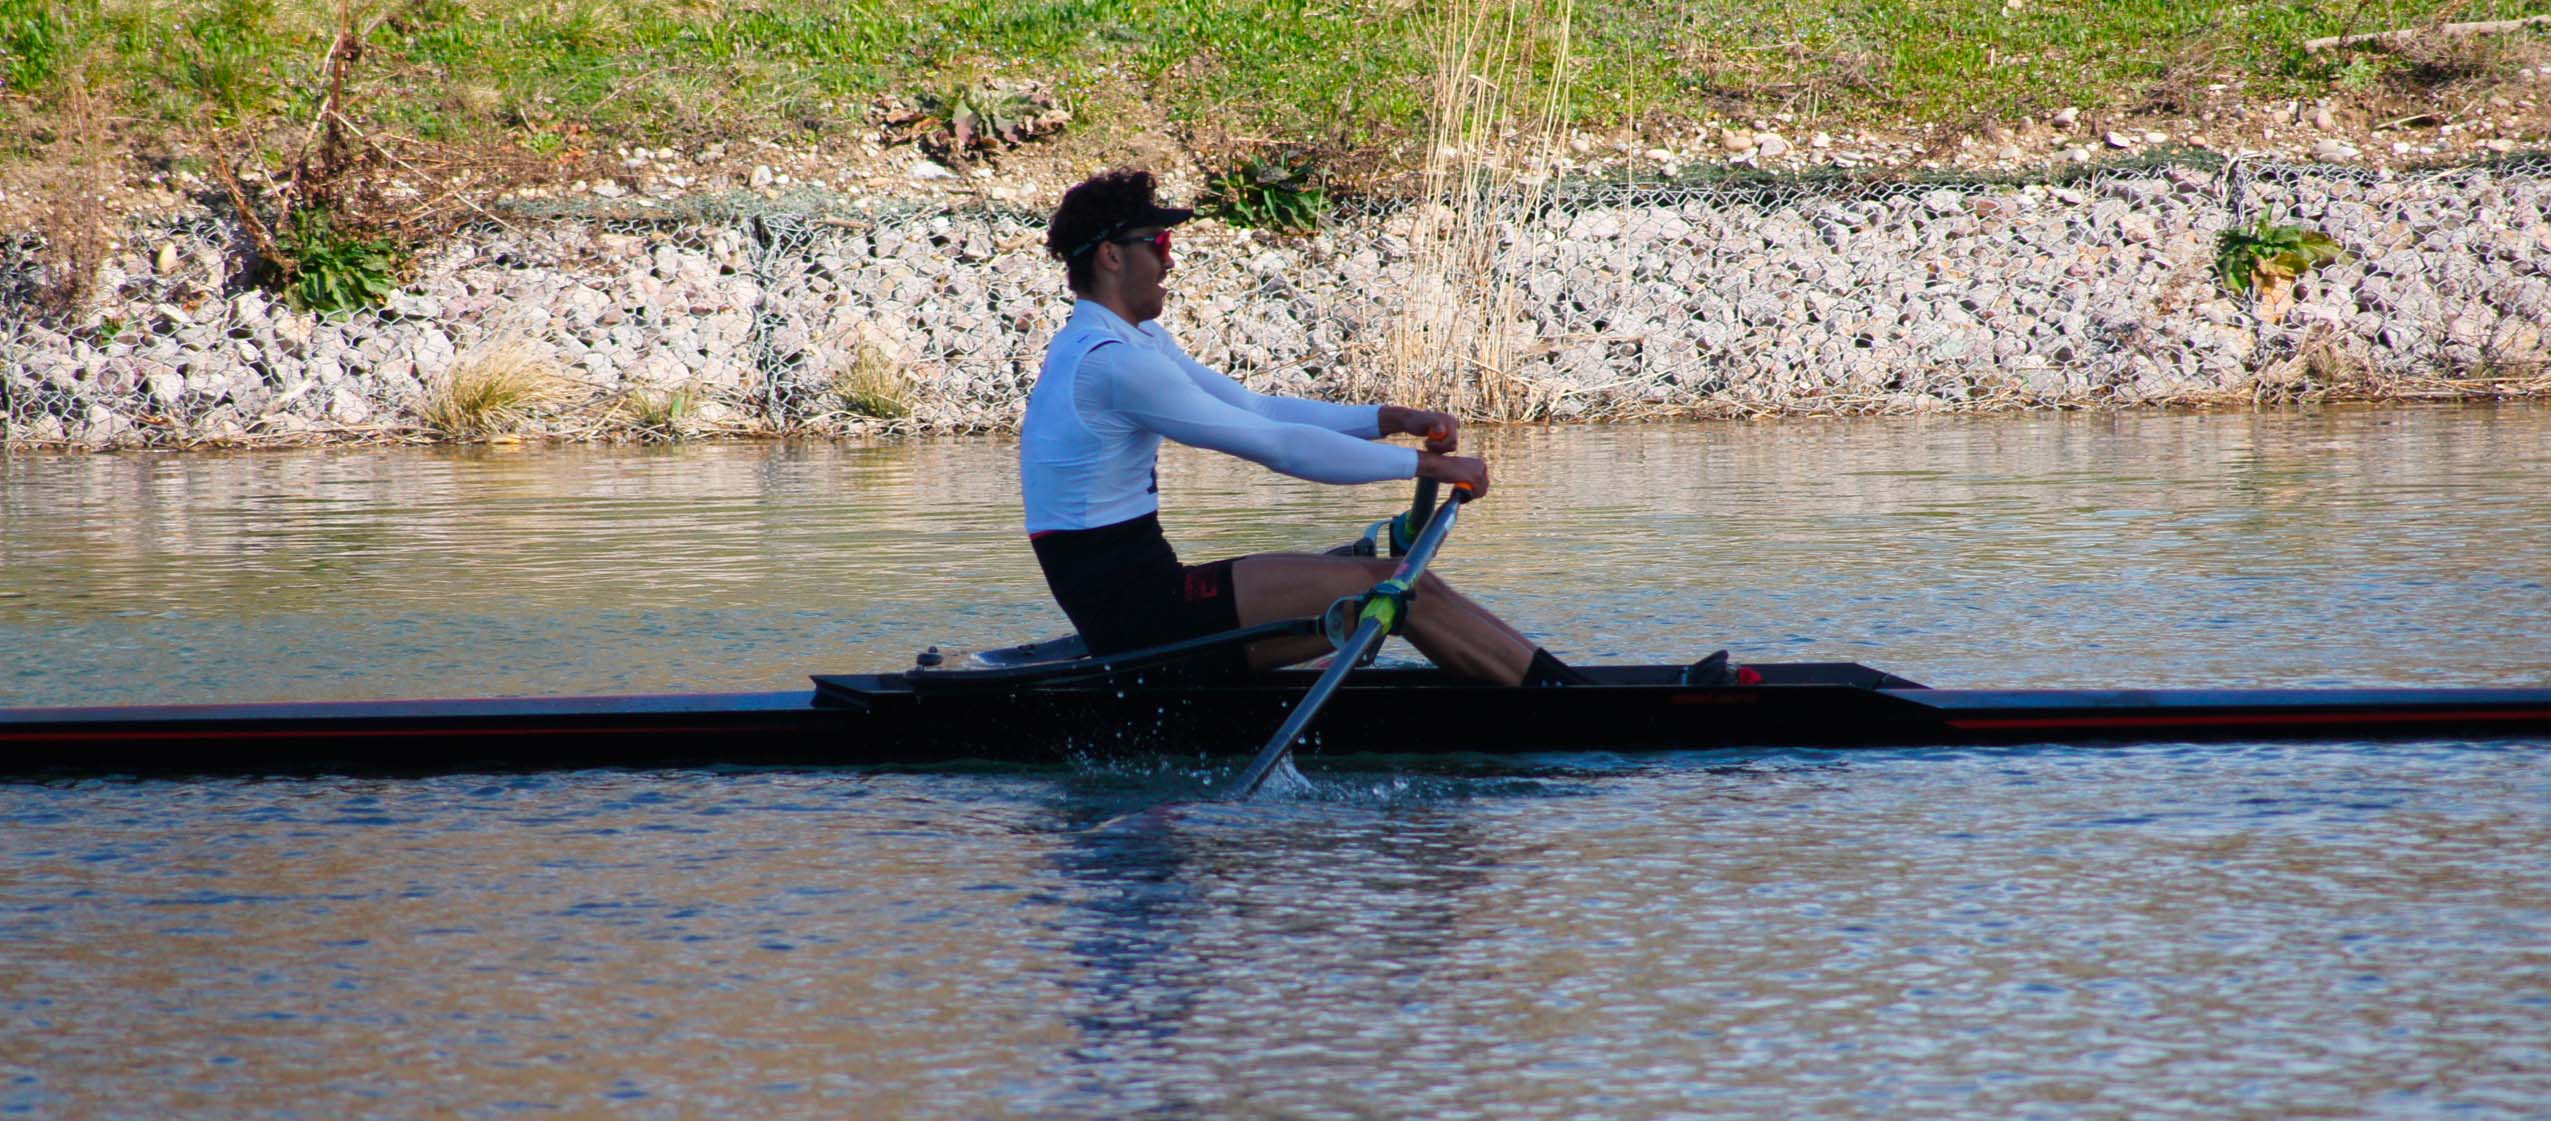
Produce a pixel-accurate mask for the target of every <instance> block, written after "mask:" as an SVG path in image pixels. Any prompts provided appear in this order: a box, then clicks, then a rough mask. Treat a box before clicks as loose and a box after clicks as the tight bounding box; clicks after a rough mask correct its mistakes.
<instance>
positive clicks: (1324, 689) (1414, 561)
mask: <svg viewBox="0 0 2551 1121" xmlns="http://www.w3.org/2000/svg"><path fill="white" fill-rule="evenodd" d="M1432 481H1433V480H1428V482H1432ZM1419 485H1420V486H1421V487H1423V486H1424V485H1425V484H1424V483H1421V484H1419ZM1473 493H1474V492H1473V490H1472V488H1471V487H1470V486H1469V485H1467V484H1464V483H1455V484H1453V496H1452V497H1451V498H1448V499H1445V500H1444V504H1443V506H1442V507H1440V508H1439V509H1437V510H1436V511H1435V512H1434V515H1433V516H1432V517H1430V518H1428V519H1427V520H1426V528H1425V529H1424V530H1423V531H1421V532H1420V533H1419V534H1418V535H1417V543H1416V544H1414V545H1411V546H1409V550H1408V556H1407V557H1406V558H1404V559H1402V560H1401V561H1400V565H1399V567H1398V568H1397V569H1395V570H1393V571H1392V572H1391V576H1390V579H1387V580H1384V581H1382V582H1381V583H1379V584H1375V585H1373V590H1372V591H1369V592H1366V593H1364V598H1363V602H1362V604H1361V606H1360V607H1359V608H1358V610H1357V612H1356V617H1357V622H1356V626H1355V633H1354V635H1353V636H1351V637H1349V638H1348V639H1347V640H1346V643H1345V644H1344V645H1342V646H1340V647H1338V652H1337V657H1336V658H1335V659H1334V660H1332V661H1331V662H1330V663H1329V668H1328V672H1326V673H1323V674H1321V675H1320V680H1319V681H1317V682H1315V683H1313V684H1312V686H1311V691H1310V692H1308V693H1304V694H1303V695H1302V703H1301V704H1299V705H1297V706H1295V707H1294V709H1293V713H1292V715H1290V716H1287V717H1285V720H1284V726H1283V727H1281V728H1278V729H1276V734H1275V738H1274V739H1271V740H1268V741H1267V746H1265V747H1263V748H1260V749H1258V754H1257V756H1256V757H1255V758H1252V759H1250V760H1249V766H1248V767H1247V768H1246V769H1244V770H1242V771H1241V772H1240V777H1239V778H1238V779H1236V780H1234V781H1233V782H1232V784H1231V789H1230V791H1229V792H1228V793H1227V794H1225V795H1224V797H1225V798H1226V799H1227V800H1230V801H1235V802H1236V801H1239V800H1241V799H1244V798H1247V797H1249V796H1250V795H1253V794H1256V793H1257V792H1258V788H1259V787H1260V786H1264V785H1266V781H1267V776H1268V775H1270V774H1272V773H1274V772H1275V769H1276V764H1278V763H1282V762H1283V761H1284V757H1285V756H1286V755H1289V754H1292V752H1293V741H1295V740H1298V739H1301V738H1302V730H1303V729H1305V728H1308V727H1310V726H1311V720H1312V718H1313V717H1315V716H1318V715H1319V714H1320V708H1321V706H1323V705H1326V704H1327V703H1328V702H1329V697H1330V695H1331V694H1334V693H1336V692H1337V691H1338V686H1339V685H1341V684H1343V683H1344V682H1345V681H1346V675H1347V674H1350V673H1353V672H1355V667H1356V666H1358V665H1360V664H1362V663H1363V661H1364V659H1365V658H1366V657H1367V656H1368V655H1370V654H1371V653H1372V652H1373V651H1374V650H1375V649H1376V648H1378V647H1380V646H1381V645H1382V639H1383V638H1385V637H1387V636H1388V635H1389V634H1390V633H1391V631H1392V630H1393V629H1394V628H1396V627H1398V626H1399V625H1400V624H1401V623H1402V622H1404V621H1406V619H1407V617H1408V599H1409V595H1410V593H1412V592H1414V591H1415V590H1416V588H1417V581H1418V578H1419V577H1421V576H1424V575H1426V564H1427V562H1429V561H1432V560H1434V559H1435V550H1436V549H1438V548H1440V547H1442V546H1443V544H1444V536H1445V535H1446V534H1449V533H1451V532H1452V531H1453V515H1454V513H1455V511H1457V510H1459V509H1460V508H1461V504H1462V503H1464V502H1468V501H1470V499H1471V497H1472V495H1473Z"/></svg>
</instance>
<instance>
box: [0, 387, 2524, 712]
mask: <svg viewBox="0 0 2551 1121" xmlns="http://www.w3.org/2000/svg"><path fill="white" fill-rule="evenodd" d="M1478 443H1479V444H1480V445H1481V446H1482V447H1483V448H1484V449H1485V451H1486V454H1488V455H1489V456H1490V457H1491V458H1492V460H1493V461H1494V462H1495V464H1496V468H1497V470H1498V472H1499V477H1500V485H1499V488H1498V491H1497V493H1496V494H1495V495H1494V496H1492V498H1491V500H1490V501H1488V502H1485V503H1482V504H1481V505H1480V506H1479V507H1478V508H1477V509H1475V510H1474V511H1472V512H1471V513H1470V514H1469V515H1467V516H1466V517H1465V518H1464V520H1463V523H1462V530H1461V532H1460V539H1459V540H1457V541H1455V542H1453V543H1452V545H1451V547H1449V548H1448V549H1447V551H1446V552H1445V553H1444V555H1443V556H1442V558H1441V560H1440V561H1439V565H1440V567H1441V569H1442V571H1443V572H1444V573H1445V574H1446V575H1447V576H1450V577H1452V578H1454V579H1455V580H1457V581H1459V582H1461V583H1463V584H1465V585H1466V586H1468V587H1470V588H1472V589H1474V590H1476V591H1477V592H1478V593H1479V594H1480V595H1482V596H1483V597H1484V598H1485V599H1486V600H1488V601H1489V602H1490V603H1491V604H1493V605H1494V606H1496V607H1498V608H1499V609H1500V610H1501V611H1503V612H1504V613H1506V614H1507V615H1508V616H1509V617H1511V618H1514V619H1515V620H1517V621H1518V622H1519V624H1520V625H1522V626H1523V627H1524V628H1525V629H1526V630H1528V631H1530V632H1532V633H1534V634H1536V635H1538V636H1540V637H1542V638H1543V639H1544V640H1545V641H1546V642H1547V643H1548V644H1549V645H1551V646H1552V647H1553V648H1554V649H1557V650H1559V651H1561V652H1563V653H1565V654H1567V655H1569V656H1572V657H1576V658H1578V659H1581V660H1596V659H1601V660H1636V661H1687V660H1689V659H1690V658H1691V657H1693V656H1696V655H1697V654H1698V653H1701V652H1705V651H1706V650H1708V649H1711V648H1715V647H1718V646H1729V647H1732V648H1734V649H1736V650H1737V652H1738V654H1739V656H1740V658H1743V657H1751V658H1753V659H1755V660H1775V659H1782V658H1817V659H1848V660H1860V661H1869V662H1872V663H1877V664H1881V665H1883V666H1885V667H1887V668H1890V669H1893V670H1896V671H1897V672H1900V673H1904V674H1906V675H1908V676H1911V677H1914V678H1916V679H1917V680H1925V681H1928V682H1930V683H1932V684H1939V685H1960V684H1964V685H2141V684H2151V683H2154V682H2156V681H2161V682H2165V683H2221V684H2294V683H2333V682H2349V683H2376V682H2388V681H2397V680H2413V681H2420V682H2431V683H2437V684H2516V683H2529V682H2534V681H2539V680H2542V679H2543V678H2544V677H2545V676H2546V675H2551V628H2544V627H2542V626H2539V625H2538V621H2539V620H2540V619H2542V618H2545V617H2551V583H2547V582H2546V580H2545V578H2544V576H2543V575H2542V574H2543V573H2544V572H2545V571H2551V544H2546V542H2551V538H2546V537H2545V536H2544V535H2543V534H2542V533H2541V532H2540V527H2541V526H2542V525H2543V524H2546V522H2551V408H2543V407H2539V406H2510V407H2503V408H2450V409H2397V410H2376V409H2331V410H2327V411H2323V412H2314V413H2278V414H2260V415H2247V414H2243V415H2203V416H2192V415H2153V414H2118V415H2068V416H2030V417H2009V418H1992V419H1981V420H1978V419H1941V418H1933V419H1922V418H1898V419H1886V420H1866V421H1835V420H1825V421H1801V422H1789V423H1777V424H1716V425H1659V426H1646V427H1615V428H1591V429H1590V428H1576V429H1518V430H1511V431H1491V432H1482V433H1480V434H1479V435H1478ZM1014 454H1015V452H1014V447H1013V445H1011V444H1010V443H1008V442H1007V441H1004V440H1001V439H997V438H983V439H949V440H924V441H916V442H911V443H903V444H894V445H885V446H860V445H851V444H828V443H773V444H726V445H703V446H688V447H673V448H663V447H573V448H543V447H515V448H498V449H484V448H481V449H404V448H402V449H356V450H340V451H325V452H293V453H272V454H254V455H133V456H87V457H65V456H46V455H19V456H12V457H7V458H0V704H32V703H78V702H113V701H142V700H149V699H160V698H165V699H173V700H217V699H257V698H326V697H377V696H416V695H449V694H454V693H483V694H508V693H511V694H521V693H578V692H604V691H654V690H665V689H738V690H743V689H772V688H788V687H792V686H795V685H797V684H799V683H801V682H802V680H803V675H804V674H806V673H809V672H832V671H847V670H856V669H874V668H883V667H892V666H900V665H903V664H907V662H908V660H909V658H910V656H911V654H912V652H913V651H915V650H918V649H920V648H921V647H923V646H926V645H933V644H936V645H943V646H944V645H988V644H997V643H1006V642H1011V641H1019V640H1023V639H1026V638H1030V637H1041V636H1044V635H1047V634H1051V633H1055V632H1058V631H1060V630H1061V629H1063V627H1064V623H1063V620H1062V618H1061V616H1060V613H1059V612H1057V611H1055V610H1054V608H1053V607H1052V606H1051V605H1050V604H1049V603H1048V602H1047V601H1046V599H1045V596H1044V591H1043V585H1042V582H1041V581H1040V580H1039V578H1038V577H1037V575H1036V572H1035V568H1034V562H1033V558H1032V557H1031V556H1030V554H1029V553H1028V551H1027V549H1026V547H1025V546H1024V544H1023V543H1022V542H1021V541H1020V540H1019V534H1018V532H1017V531H1016V521H1017V510H1016V503H1015V496H1014V493H1013V490H1014V481H1013V474H1014V467H1013V464H1012V457H1013V455H1014ZM1162 474H1163V490H1164V494H1165V495H1166V497H1167V501H1168V503H1169V510H1168V513H1167V520H1168V522H1169V524H1170V525H1171V526H1172V527H1173V530H1174V534H1175V536H1176V539H1177V540H1178V542H1179V544H1180V546H1181V548H1182V549H1183V550H1185V551H1186V552H1187V553H1189V554H1190V555H1194V556H1211V555H1218V554H1227V553H1237V552H1246V551H1253V550H1260V549H1280V548H1304V547H1317V546H1324V545H1327V544H1330V543H1333V542H1335V541H1337V540H1341V539H1343V537H1344V536H1345V535H1346V534H1347V533H1349V532H1351V531H1352V530H1353V529H1354V528H1355V527H1356V526H1357V525H1359V524H1360V523H1361V521H1362V520H1364V519H1367V518H1369V517H1372V516H1376V515H1378V514H1380V513H1382V512H1385V511H1387V510H1389V509H1390V508H1392V507H1394V506H1395V505H1396V504H1398V503H1399V502H1400V501H1402V495H1401V490H1400V488H1398V487H1396V486H1380V485H1377V486H1373V487H1367V488H1360V489H1357V490H1352V491H1341V490H1339V489H1337V488H1328V487H1319V486H1313V485H1310V484H1303V483H1298V482H1294V481H1292V480H1286V479H1282V478H1280V477H1276V476H1273V475H1270V474H1268V473H1266V472H1263V471H1260V470H1258V469H1256V468H1254V467H1249V466H1247V465H1243V464H1237V463H1234V462H1232V461H1229V460H1227V459H1224V458H1222V457H1218V456H1212V455H1206V454H1202V453H1189V452H1183V451H1178V450H1176V449H1173V450H1172V452H1171V454H1169V455H1168V456H1167V457H1166V458H1165V459H1164V462H1163V472H1162ZM2526 620H2534V621H2535V623H2534V624H2527V623H2526V622H2525V621H2526Z"/></svg>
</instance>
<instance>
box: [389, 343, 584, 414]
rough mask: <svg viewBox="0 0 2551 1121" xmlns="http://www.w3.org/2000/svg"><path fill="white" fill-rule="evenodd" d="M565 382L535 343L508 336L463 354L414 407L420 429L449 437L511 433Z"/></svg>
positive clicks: (553, 399)
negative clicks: (457, 362) (421, 423)
mask: <svg viewBox="0 0 2551 1121" xmlns="http://www.w3.org/2000/svg"><path fill="white" fill-rule="evenodd" d="M568 387H569V381H568V379H567V376H566V375H565V374H564V373H562V372H560V371H559V369H558V367H557V366H556V365H555V364H554V363H552V362H551V360H550V358H549V356H548V355H547V354H546V353H544V352H542V351H541V350H540V349H539V348H538V347H536V346H535V345H534V344H532V343H530V342H528V341H526V340H524V339H521V338H519V337H513V336H508V337H504V338H499V339H495V340H492V341H490V342H488V343H487V344H486V345H484V346H482V347H480V348H479V349H478V350H477V351H476V352H474V353H472V354H470V355H469V356H467V357H465V358H463V359H462V360H461V361H460V364H458V365H456V366H454V367H453V368H452V372H451V374H450V375H449V376H447V377H444V378H439V379H436V381H435V382H434V384H432V385H429V386H427V387H426V400H425V405H424V407H423V408H421V409H419V410H418V414H419V419H420V420H421V421H422V422H423V424H424V425H425V427H426V428H427V429H429V430H431V431H432V432H434V433H435V434H437V435H440V436H443V437H445V438H447V439H453V440H476V439H486V438H488V437H491V436H501V435H505V434H508V433H511V432H514V431H516V430H517V429H519V428H521V427H522V425H523V424H524V423H525V422H528V421H530V420H532V419H534V418H536V417H538V416H539V415H541V413H543V412H544V411H547V410H549V409H551V408H554V407H556V406H557V405H559V404H560V403H561V402H563V401H564V400H565V399H566V397H567V396H568Z"/></svg>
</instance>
